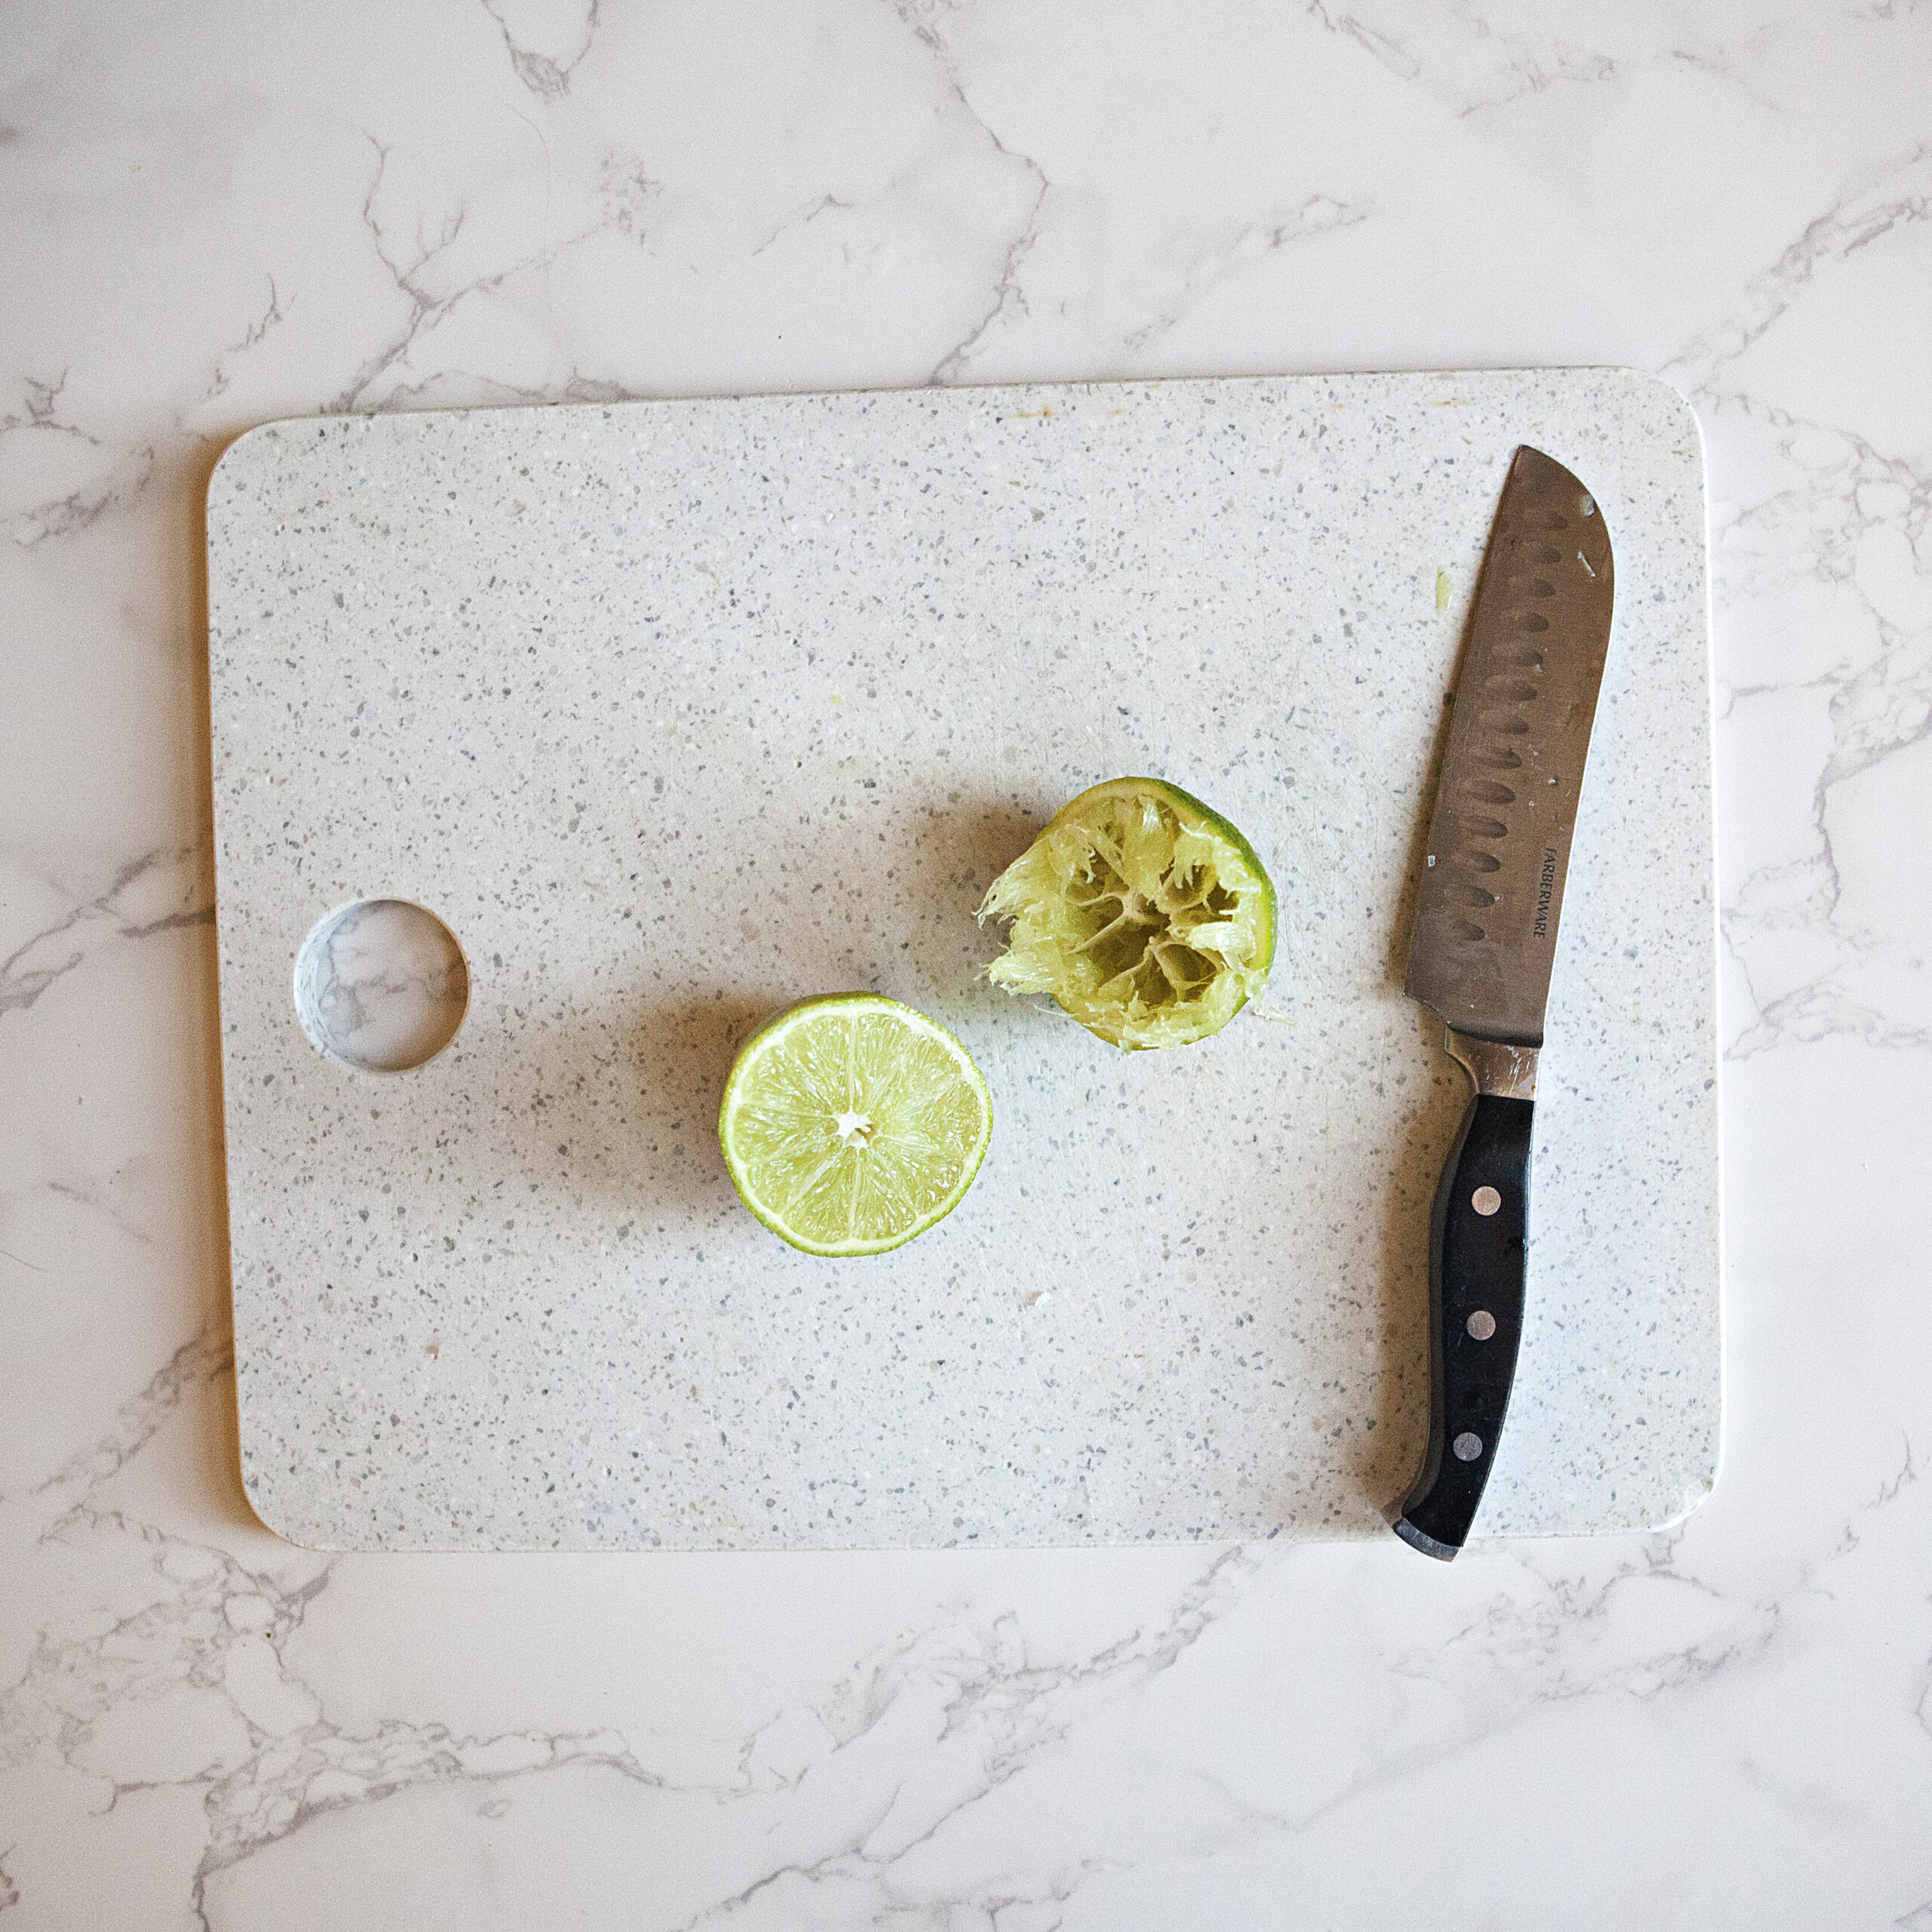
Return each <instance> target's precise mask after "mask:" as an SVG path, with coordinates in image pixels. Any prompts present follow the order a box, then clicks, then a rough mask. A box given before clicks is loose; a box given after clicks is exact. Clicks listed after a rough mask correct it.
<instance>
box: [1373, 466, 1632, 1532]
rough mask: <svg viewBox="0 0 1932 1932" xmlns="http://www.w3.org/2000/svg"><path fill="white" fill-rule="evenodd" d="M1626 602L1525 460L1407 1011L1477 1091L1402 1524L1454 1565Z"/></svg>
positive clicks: (1446, 1203)
mask: <svg viewBox="0 0 1932 1932" xmlns="http://www.w3.org/2000/svg"><path fill="white" fill-rule="evenodd" d="M1613 590H1614V574H1613V571H1612V566H1611V549H1610V537H1609V534H1608V532H1607V531H1605V529H1604V521H1603V516H1602V514H1601V512H1600V511H1599V510H1598V507H1597V504H1596V501H1595V498H1594V497H1592V495H1591V494H1590V493H1589V491H1587V490H1586V489H1585V488H1583V485H1582V484H1581V483H1580V482H1579V481H1577V478H1575V477H1574V476H1573V475H1571V473H1570V472H1569V471H1568V470H1567V469H1564V466H1562V464H1561V463H1558V462H1557V461H1555V459H1554V458H1552V457H1547V456H1545V455H1544V454H1543V452H1542V451H1540V450H1534V449H1531V448H1528V447H1527V445H1525V446H1524V447H1523V448H1520V449H1518V451H1517V452H1516V454H1515V459H1514V460H1513V461H1512V463H1511V464H1510V466H1509V476H1508V478H1507V479H1506V481H1504V484H1503V500H1502V501H1501V503H1500V504H1499V505H1498V506H1497V512H1496V521H1495V523H1494V526H1493V527H1492V528H1491V531H1490V539H1489V548H1488V551H1487V554H1486V555H1485V556H1484V559H1483V566H1482V575H1481V579H1480V580H1479V581H1478V583H1477V586H1476V597H1475V608H1474V610H1473V611H1472V614H1471V616H1470V619H1469V635H1468V637H1467V638H1466V641H1465V642H1464V645H1463V660H1462V665H1461V670H1460V676H1459V678H1458V680H1457V687H1456V693H1455V700H1454V710H1453V711H1452V712H1451V718H1450V724H1449V743H1448V747H1447V750H1446V751H1445V752H1444V755H1443V761H1442V775H1441V778H1440V780H1438V783H1437V785H1436V791H1435V817H1433V818H1432V820H1430V822H1429V862H1428V864H1427V865H1426V866H1425V868H1424V869H1423V877H1422V882H1421V887H1420V891H1419V893H1418V894H1417V908H1416V921H1415V931H1414V937H1413V938H1412V940H1411V943H1410V951H1409V977H1408V986H1407V992H1408V995H1409V997H1410V998H1411V999H1414V1000H1419V1001H1421V1002H1422V1004H1424V1005H1425V1006H1429V1007H1432V1008H1435V1011H1436V1012H1437V1013H1438V1014H1441V1017H1442V1019H1443V1020H1444V1023H1445V1024H1446V1026H1447V1029H1448V1033H1447V1042H1446V1044H1447V1050H1448V1051H1449V1053H1450V1054H1451V1056H1452V1057H1454V1059H1456V1060H1459V1061H1460V1063H1462V1065H1463V1068H1464V1069H1466V1071H1467V1072H1468V1074H1469V1078H1470V1079H1471V1081H1472V1082H1473V1083H1474V1085H1475V1093H1474V1094H1473V1095H1472V1097H1471V1099H1470V1101H1469V1108H1468V1110H1467V1111H1466V1112H1465V1113H1464V1115H1463V1124H1462V1128H1461V1130H1460V1132H1458V1134H1457V1136H1456V1140H1455V1145H1454V1147H1453V1148H1452V1149H1451V1152H1450V1155H1449V1161H1448V1164H1447V1166H1446V1167H1445V1168H1444V1169H1443V1171H1442V1181H1441V1186H1440V1187H1439V1188H1438V1189H1437V1190H1436V1195H1435V1213H1434V1215H1433V1217H1432V1222H1431V1226H1430V1232H1429V1323H1430V1349H1429V1367H1430V1376H1431V1380H1430V1392H1429V1447H1428V1449H1427V1451H1426V1453H1425V1454H1424V1456H1423V1466H1422V1472H1421V1474H1420V1475H1418V1476H1417V1478H1416V1481H1415V1485H1414V1487H1413V1488H1412V1489H1411V1491H1409V1494H1408V1495H1407V1497H1405V1498H1404V1500H1403V1501H1402V1503H1401V1505H1400V1506H1399V1507H1398V1508H1397V1509H1395V1510H1394V1511H1392V1512H1391V1514H1390V1517H1389V1521H1390V1525H1391V1527H1392V1528H1393V1529H1394V1531H1395V1534H1397V1535H1398V1537H1401V1539H1402V1540H1403V1541H1404V1543H1408V1544H1409V1545H1411V1546H1412V1547H1413V1548H1414V1549H1419V1550H1420V1551H1422V1552H1423V1553H1424V1554H1425V1555H1429V1556H1434V1557H1438V1558H1441V1559H1442V1561H1444V1562H1447V1561H1450V1560H1451V1558H1454V1555H1455V1554H1456V1552H1457V1551H1458V1550H1459V1549H1461V1548H1462V1546H1463V1543H1464V1541H1465V1540H1466V1538H1467V1537H1468V1535H1469V1524H1470V1522H1471V1521H1472V1519H1473V1518H1474V1517H1475V1513H1476V1506H1477V1504H1478V1503H1480V1502H1481V1500H1482V1493H1483V1487H1484V1484H1486V1483H1487V1481H1488V1480H1489V1472H1490V1469H1491V1466H1492V1465H1493V1464H1494V1461H1495V1458H1496V1446H1497V1438H1498V1436H1499V1435H1500V1434H1501V1432H1502V1429H1503V1412H1504V1411H1505V1410H1506V1408H1507V1407H1508V1405H1509V1385H1510V1383H1511V1381H1512V1379H1513V1377H1514V1376H1515V1370H1516V1345H1517V1343H1518V1339H1519V1338H1520V1337H1521V1333H1522V1325H1523V1269H1524V1240H1525V1237H1526V1235H1527V1231H1528V1227H1529V1207H1530V1130H1531V1121H1532V1120H1533V1118H1534V1109H1535V1102H1536V1091H1537V1051H1538V1049H1539V1048H1540V1047H1541V1046H1542V1044H1543V1013H1544V1010H1545V1008H1546V1006H1547V1004H1548V1003H1549V974H1550V967H1551V964H1552V961H1553V960H1554V959H1555V954H1556V924H1557V918H1558V915H1559V914H1560V913H1561V911H1562V909H1563V884H1564V876H1565V875H1566V874H1567V872H1568V870H1569V866H1570V841H1571V833H1572V832H1573V831H1574V828H1575V826H1576V823H1577V799H1578V797H1579V795H1580V793H1581V792H1582V789H1583V765H1584V761H1585V760H1586V758H1588V756H1589V749H1590V728H1591V724H1592V721H1593V720H1594V719H1595V715H1596V708H1597V692H1598V688H1599V687H1600V686H1601V684H1602V682H1603V667H1604V658H1605V657H1606V656H1607V654H1608V651H1609V648H1610V618H1611V602H1612V594H1613Z"/></svg>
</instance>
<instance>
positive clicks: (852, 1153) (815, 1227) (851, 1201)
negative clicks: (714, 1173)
mask: <svg viewBox="0 0 1932 1932" xmlns="http://www.w3.org/2000/svg"><path fill="white" fill-rule="evenodd" d="M992 1126H993V1112H992V1101H991V1100H989V1098H988V1097H987V1094H986V1081H984V1080H983V1079H982V1078H980V1069H978V1068H977V1066H974V1064H973V1061H972V1058H971V1055H970V1054H968V1052H967V1051H966V1049H965V1048H964V1047H962V1046H961V1044H959V1042H958V1041H957V1040H955V1038H953V1037H952V1035H951V1034H950V1033H949V1032H947V1031H946V1029H945V1028H944V1027H943V1026H939V1025H937V1024H936V1023H934V1021H932V1020H928V1018H927V1017H926V1016H925V1015H924V1014H923V1013H915V1011H913V1010H912V1008H911V1007H909V1006H902V1005H900V1003H899V1002H898V1001H897V1000H896V999H888V998H885V997H884V995H882V994H880V993H827V994H825V995H822V996H821V997H820V998H817V999H806V1000H801V1001H799V1002H798V1004H797V1005H796V1006H788V1007H787V1008H786V1009H785V1011H783V1013H780V1014H777V1015H776V1016H775V1017H774V1018H772V1019H771V1020H767V1021H766V1022H765V1023H764V1025H763V1026H761V1027H760V1028H759V1029H758V1031H757V1032H755V1033H754V1034H753V1035H752V1036H751V1038H749V1040H747V1041H746V1042H745V1044H743V1046H742V1047H740V1048H739V1049H738V1057H737V1060H736V1061H735V1062H734V1063H733V1066H732V1068H731V1078H730V1079H728V1081H725V1083H724V1104H723V1105H722V1106H721V1107H720V1108H719V1109H718V1145H719V1146H721V1148H722V1149H724V1164H725V1166H726V1168H728V1169H729V1170H730V1171H731V1184H732V1186H734V1187H735V1188H737V1190H738V1195H739V1198H740V1199H741V1200H742V1201H743V1202H744V1204H745V1205H746V1207H749V1209H750V1210H751V1211H752V1213H753V1214H755V1215H756V1216H757V1217H758V1219H759V1220H761V1221H762V1222H763V1223H764V1225H765V1226H767V1227H768V1228H769V1229H771V1231H772V1232H773V1233H774V1234H775V1235H782V1236H783V1238H785V1239H786V1241H789V1242H790V1243H791V1244H792V1246H793V1247H801V1248H803V1249H804V1251H805V1252H806V1253H807V1254H841V1255H842V1254H884V1252H885V1251H886V1250H887V1249H888V1248H892V1247H900V1245H901V1244H903V1243H904V1242H906V1241H910V1240H911V1239H912V1237H913V1236H914V1235H920V1234H924V1232H925V1231H926V1230H927V1229H928V1228H929V1227H931V1226H932V1225H933V1223H934V1222H936V1221H940V1220H944V1219H945V1217H946V1216H947V1215H948V1214H951V1213H952V1211H953V1209H954V1208H955V1207H957V1206H958V1204H959V1201H960V1198H961V1196H962V1195H964V1193H965V1192H966V1190H967V1189H968V1188H969V1187H971V1186H972V1185H973V1177H974V1175H975V1174H977V1173H978V1172H979V1171H980V1161H983V1159H984V1158H986V1143H987V1142H988V1141H989V1140H990V1139H991V1138H992Z"/></svg>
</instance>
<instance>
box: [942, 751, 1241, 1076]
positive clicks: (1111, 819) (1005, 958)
mask: <svg viewBox="0 0 1932 1932" xmlns="http://www.w3.org/2000/svg"><path fill="white" fill-rule="evenodd" d="M979 916H980V920H981V921H982V922H984V921H986V920H987V919H989V918H1010V919H1011V921H1013V925H1012V929H1011V932H1010V933H1009V934H1008V940H1007V950H1006V952H1005V953H1004V955H1002V956H1001V958H998V959H997V960H995V961H994V962H993V964H992V965H991V966H989V968H987V969H986V976H987V977H988V978H989V979H990V980H992V982H993V983H994V984H995V986H1003V987H1004V988H1005V989H1007V991H1008V992H1014V993H1047V994H1050V995H1051V996H1052V997H1053V998H1054V999H1055V1000H1056V1001H1058V1003H1059V1004H1060V1006H1061V1007H1063V1008H1064V1009H1065V1010H1066V1011H1067V1012H1068V1013H1069V1014H1071V1015H1072V1017H1074V1018H1075V1020H1078V1021H1079V1023H1081V1026H1084V1027H1085V1028H1086V1029H1088V1032H1091V1033H1094V1034H1096V1035H1098V1036H1099V1038H1101V1039H1103V1040H1106V1041H1108V1042H1109V1043H1110V1044H1112V1045H1115V1046H1118V1047H1121V1048H1126V1049H1128V1050H1130V1051H1142V1050H1146V1049H1150V1048H1154V1049H1158V1048H1165V1047H1177V1046H1186V1045H1189V1044H1192V1042H1194V1041H1197V1040H1203V1039H1205V1038H1207V1036H1208V1035H1210V1034H1211V1033H1215V1032H1219V1031H1220V1029H1221V1028H1222V1027H1223V1026H1226V1024H1227V1023H1228V1022H1229V1020H1232V1018H1233V1017H1235V1014H1237V1013H1238V1012H1239V1011H1241V1008H1243V1007H1244V1006H1245V1005H1246V1004H1247V1002H1248V1001H1250V1000H1251V999H1252V998H1255V997H1257V995H1259V994H1260V992H1261V990H1262V989H1263V986H1265V985H1266V983H1267V979H1268V969H1269V967H1270V965H1271V964H1272V963H1273V961H1274V955H1275V890H1274V887H1273V884H1272V882H1271V881H1270V880H1269V877H1268V874H1267V871H1266V868H1264V867H1263V865H1262V863H1261V861H1260V859H1259V858H1258V857H1257V856H1256V854H1255V851H1254V847H1253V846H1252V845H1251V844H1249V843H1248V841H1247V840H1246V839H1245V838H1243V837H1242V836H1241V833H1240V832H1238V831H1237V830H1236V829H1235V827H1234V826H1232V825H1230V824H1229V823H1228V821H1227V820H1226V819H1224V818H1223V817H1221V816H1220V814H1219V813H1217V812H1216V811H1214V810H1213V809H1212V808H1211V807H1209V806H1207V805H1205V804H1203V803H1202V802H1201V800H1200V799H1198V798H1195V797H1194V796H1193V795H1192V794H1191V793H1189V792H1183V790H1182V789H1180V786H1177V785H1170V784H1168V783H1165V782H1164V780H1160V779H1157V778H1116V779H1111V780H1108V781H1107V782H1106V783H1104V784H1101V785H1096V786H1093V787H1092V788H1091V789H1090V790H1088V791H1085V792H1081V795H1079V797H1078V798H1075V799H1074V800H1072V801H1071V802H1070V803H1069V804H1066V805H1065V806H1063V808H1061V809H1060V811H1059V812H1057V814H1055V815H1054V819H1053V820H1052V822H1051V823H1050V824H1049V825H1048V827H1047V829H1045V831H1044V832H1041V835H1040V836H1039V837H1038V838H1037V839H1035V841H1033V843H1032V844H1031V845H1030V846H1029V847H1028V848H1027V849H1026V851H1025V852H1023V854H1021V855H1020V857H1019V858H1017V859H1016V860H1014V863H1012V864H1011V865H1010V866H1008V868H1007V869H1006V870H1005V871H1004V872H1002V873H1001V875H999V877H998V878H996V879H995V881H993V884H992V890H991V891H989V892H988V893H987V894H986V900H985V902H984V903H983V904H982V906H980V915H979Z"/></svg>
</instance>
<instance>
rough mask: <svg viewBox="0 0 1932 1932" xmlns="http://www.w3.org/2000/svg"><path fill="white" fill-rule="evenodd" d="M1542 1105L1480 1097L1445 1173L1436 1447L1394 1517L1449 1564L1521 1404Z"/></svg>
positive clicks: (1432, 1408)
mask: <svg viewBox="0 0 1932 1932" xmlns="http://www.w3.org/2000/svg"><path fill="white" fill-rule="evenodd" d="M1535 1112H1536V1106H1535V1103H1534V1101H1531V1100H1510V1099H1505V1098H1503V1097H1500V1096H1499V1095H1497V1094H1484V1093H1478V1094H1477V1095H1476V1096H1475V1098H1474V1099H1473V1100H1471V1101H1470V1103H1469V1111H1468V1112H1466V1114H1465V1115H1463V1128H1462V1131H1461V1132H1460V1134H1457V1137H1456V1145H1455V1147H1454V1150H1453V1151H1452V1152H1451V1154H1450V1156H1449V1162H1448V1165H1447V1166H1446V1167H1445V1168H1444V1169H1443V1171H1442V1184H1441V1186H1440V1187H1439V1188H1438V1189H1437V1190H1436V1195H1435V1215H1434V1217H1433V1220H1432V1223H1431V1226H1430V1231H1429V1324H1430V1348H1429V1356H1430V1360H1429V1371H1430V1380H1429V1450H1428V1453H1427V1454H1426V1456H1425V1457H1423V1466H1422V1473H1421V1475H1420V1476H1418V1477H1417V1478H1416V1484H1415V1487H1414V1488H1413V1489H1412V1490H1411V1491H1410V1492H1409V1494H1408V1496H1407V1498H1406V1500H1404V1503H1403V1504H1402V1506H1401V1510H1400V1511H1399V1512H1398V1514H1397V1515H1396V1516H1395V1518H1394V1519H1393V1522H1392V1527H1393V1528H1394V1530H1395V1534H1397V1535H1398V1537H1401V1539H1402V1540H1403V1541H1404V1543H1409V1544H1411V1545H1412V1546H1414V1548H1416V1549H1420V1550H1421V1551H1423V1552H1424V1553H1425V1554H1426V1555H1430V1556H1435V1557H1440V1558H1441V1559H1442V1560H1443V1561H1444V1562H1447V1561H1449V1560H1450V1559H1451V1558H1453V1557H1454V1555H1455V1554H1456V1552H1457V1551H1458V1550H1459V1549H1461V1548H1462V1546H1463V1543H1464V1542H1465V1541H1466V1540H1467V1538H1468V1536H1469V1524H1470V1523H1471V1522H1472V1521H1473V1520H1474V1518H1475V1513H1476V1505H1477V1504H1478V1503H1480V1502H1481V1500H1482V1492H1483V1485H1484V1484H1485V1483H1486V1482H1487V1481H1488V1480H1489V1471H1490V1465H1491V1463H1493V1462H1494V1460H1495V1457H1496V1444H1497V1437H1498V1436H1500V1435H1501V1434H1502V1432H1503V1411H1505V1410H1506V1408H1507V1407H1509V1384H1510V1381H1511V1380H1512V1377H1514V1376H1515V1372H1516V1344H1517V1343H1518V1340H1520V1338H1521V1334H1522V1331H1523V1262H1524V1252H1523V1251H1524V1237H1525V1235H1527V1232H1528V1229H1529V1220H1530V1124H1531V1120H1532V1118H1534V1115H1535Z"/></svg>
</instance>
